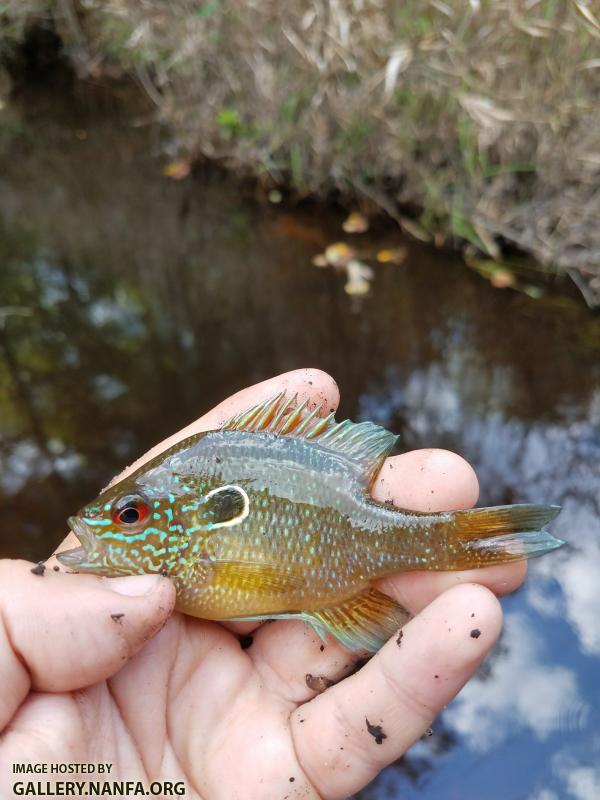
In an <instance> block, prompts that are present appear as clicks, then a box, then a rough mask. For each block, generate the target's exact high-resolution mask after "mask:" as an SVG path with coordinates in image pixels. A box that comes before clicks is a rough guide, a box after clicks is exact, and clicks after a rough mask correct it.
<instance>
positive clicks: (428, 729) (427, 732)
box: [421, 728, 433, 739]
mask: <svg viewBox="0 0 600 800" xmlns="http://www.w3.org/2000/svg"><path fill="white" fill-rule="evenodd" d="M430 736H433V728H427V730H426V731H425V733H424V734H423V736H422V737H421V738H422V739H428V738H429V737H430Z"/></svg>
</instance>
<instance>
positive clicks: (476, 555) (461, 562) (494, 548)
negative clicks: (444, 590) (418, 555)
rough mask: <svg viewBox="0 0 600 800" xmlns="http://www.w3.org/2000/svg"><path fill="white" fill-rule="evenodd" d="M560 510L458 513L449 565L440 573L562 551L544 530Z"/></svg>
mask: <svg viewBox="0 0 600 800" xmlns="http://www.w3.org/2000/svg"><path fill="white" fill-rule="evenodd" d="M559 511H560V506H542V505H512V506H496V507H493V508H474V509H471V510H469V511H457V512H455V514H454V524H453V525H452V529H451V534H450V541H451V547H450V553H449V554H448V562H449V563H448V564H446V565H444V566H441V565H440V567H439V568H441V569H471V568H475V567H481V566H487V565H490V564H505V563H507V562H509V561H518V560H521V559H524V558H535V557H536V556H542V555H544V553H549V552H550V551H551V550H556V549H557V548H558V547H562V545H563V544H564V542H563V541H562V540H561V539H556V538H555V537H554V536H552V534H551V533H548V531H545V530H543V528H544V526H545V525H547V524H548V523H549V522H550V521H551V520H553V519H554V518H555V517H556V515H557V514H558V513H559Z"/></svg>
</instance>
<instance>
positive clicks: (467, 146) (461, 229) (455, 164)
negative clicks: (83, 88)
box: [0, 0, 600, 277]
mask: <svg viewBox="0 0 600 800" xmlns="http://www.w3.org/2000/svg"><path fill="white" fill-rule="evenodd" d="M2 7H3V8H4V16H3V19H4V46H5V47H6V46H8V45H9V43H10V41H11V40H18V39H20V38H22V36H23V31H24V26H25V25H26V24H27V22H28V20H30V19H31V18H32V17H35V16H36V15H40V14H44V13H52V15H53V16H54V18H55V21H56V25H57V28H58V30H59V32H60V34H61V36H62V38H63V41H64V42H65V45H66V47H67V49H68V52H69V54H70V55H71V58H72V59H73V61H74V63H75V64H76V66H77V68H78V70H79V71H80V73H82V74H84V75H85V74H87V75H97V74H101V73H102V72H104V71H107V70H109V69H114V68H115V66H116V67H118V68H119V69H124V70H127V71H133V72H135V74H136V75H137V76H138V78H139V81H140V83H141V84H142V86H143V87H144V88H145V90H146V91H147V92H148V93H149V94H150V96H151V97H152V99H153V100H154V102H155V103H156V105H157V108H158V110H159V114H160V116H161V118H162V119H164V120H166V121H168V122H169V123H170V125H171V126H172V130H173V133H174V142H175V148H174V152H175V151H177V152H178V154H180V155H183V156H184V157H187V156H189V155H191V156H200V155H205V156H208V157H211V158H217V159H221V160H224V161H226V162H227V163H228V164H230V165H231V166H232V167H233V168H238V169H245V170H250V171H251V172H252V173H254V174H258V175H259V176H260V177H261V178H262V179H264V180H265V181H266V182H267V183H268V182H273V183H288V184H291V185H292V186H293V187H294V188H295V189H296V190H297V191H298V192H300V193H313V192H317V193H322V192H325V191H328V190H330V189H332V188H336V189H340V190H341V191H342V192H343V193H344V194H345V195H347V196H350V197H352V196H358V197H360V198H365V202H375V203H376V204H378V205H380V206H382V207H384V208H386V209H387V210H388V211H389V212H390V213H392V214H393V215H395V216H396V217H399V212H398V209H399V208H402V207H405V206H406V205H409V206H412V207H414V208H418V209H421V212H420V217H419V218H418V220H417V223H416V224H415V221H414V220H413V221H412V222H409V221H408V220H405V219H404V217H400V220H401V222H402V223H404V224H406V226H408V227H411V228H412V230H413V232H414V233H416V234H418V235H421V236H422V237H424V238H426V237H431V238H436V239H437V240H439V239H440V238H445V239H447V238H449V237H454V238H456V239H458V240H461V241H468V242H471V243H472V244H475V245H476V246H478V247H479V248H480V249H482V250H484V251H487V252H488V253H489V254H490V255H492V256H494V257H495V256H497V255H498V253H499V243H500V244H502V243H503V242H504V241H508V242H510V243H515V244H517V245H519V246H520V247H521V248H523V249H524V250H526V251H528V252H530V253H532V254H534V255H535V256H536V257H537V258H538V259H539V260H540V261H541V262H542V263H543V264H545V265H548V266H552V267H555V268H562V269H568V268H572V267H577V268H581V269H583V270H586V269H588V270H591V275H592V277H593V275H594V274H595V275H596V276H600V226H599V225H598V219H600V180H599V177H600V102H599V100H600V97H599V95H600V92H599V89H598V87H599V86H600V80H599V72H600V25H599V24H598V18H599V17H600V14H598V9H596V11H595V12H594V10H593V3H591V2H589V0H527V2H523V0H470V2H466V0H446V1H444V0H414V2H402V3H398V2H396V0H370V1H369V0H297V1H296V2H292V0H288V1H287V2H282V1H281V0H248V1H247V2H244V3H239V2H236V0H197V2H190V1H189V0H171V2H168V3H167V2H164V0H135V1H134V0H103V1H102V0H79V2H72V0H54V1H53V2H50V0H48V2H41V0H38V2H33V0H31V2H26V1H25V0H9V2H8V3H7V2H5V3H4V4H2ZM594 13H595V14H596V15H597V16H594ZM0 46H1V42H0Z"/></svg>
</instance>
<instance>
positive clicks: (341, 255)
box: [325, 242, 355, 267]
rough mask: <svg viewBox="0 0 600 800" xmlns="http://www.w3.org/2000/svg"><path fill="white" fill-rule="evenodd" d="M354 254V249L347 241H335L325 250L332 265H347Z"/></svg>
mask: <svg viewBox="0 0 600 800" xmlns="http://www.w3.org/2000/svg"><path fill="white" fill-rule="evenodd" d="M354 255H355V253H354V250H353V249H352V248H351V247H348V245H347V244H345V242H335V244H330V245H329V247H328V248H327V249H326V250H325V258H326V259H327V263H328V264H331V266H332V267H345V266H346V264H347V263H348V262H349V261H351V260H352V259H353V258H354Z"/></svg>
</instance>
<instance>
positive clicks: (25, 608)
mask: <svg viewBox="0 0 600 800" xmlns="http://www.w3.org/2000/svg"><path fill="white" fill-rule="evenodd" d="M32 566H33V565H32V564H30V563H29V562H27V561H8V560H6V561H0V623H1V624H0V686H2V687H3V691H2V693H1V695H0V730H2V728H3V727H4V726H5V725H6V724H7V723H8V722H9V721H10V719H11V718H12V716H13V714H14V712H15V711H16V709H17V708H18V707H19V705H20V704H21V703H22V702H23V700H24V699H25V697H26V695H27V693H28V692H29V690H30V689H34V690H36V691H49V692H61V691H63V692H64V691H73V690H75V689H81V688H83V687H84V686H90V685H92V684H94V683H98V682H99V681H102V680H105V679H106V678H108V677H110V676H111V675H113V674H114V673H115V672H117V671H118V670H119V669H120V668H121V667H122V666H123V665H124V664H125V662H126V661H127V660H128V659H129V658H130V657H131V656H132V655H134V654H135V653H136V652H137V651H138V650H139V649H140V648H141V647H142V646H143V644H144V642H145V641H147V640H148V639H149V638H150V637H152V636H154V634H156V633H157V632H158V631H159V630H160V628H161V627H162V626H163V625H164V624H165V622H166V620H167V618H168V617H169V615H170V613H171V612H172V610H173V607H174V604H175V589H174V587H173V584H172V583H171V582H170V581H169V580H167V579H166V578H163V577H162V576H161V575H139V576H132V577H123V578H101V577H98V576H96V575H77V574H67V573H58V572H54V571H52V570H49V569H46V570H45V572H44V574H43V575H39V574H33V573H32V571H31V568H32Z"/></svg>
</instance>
